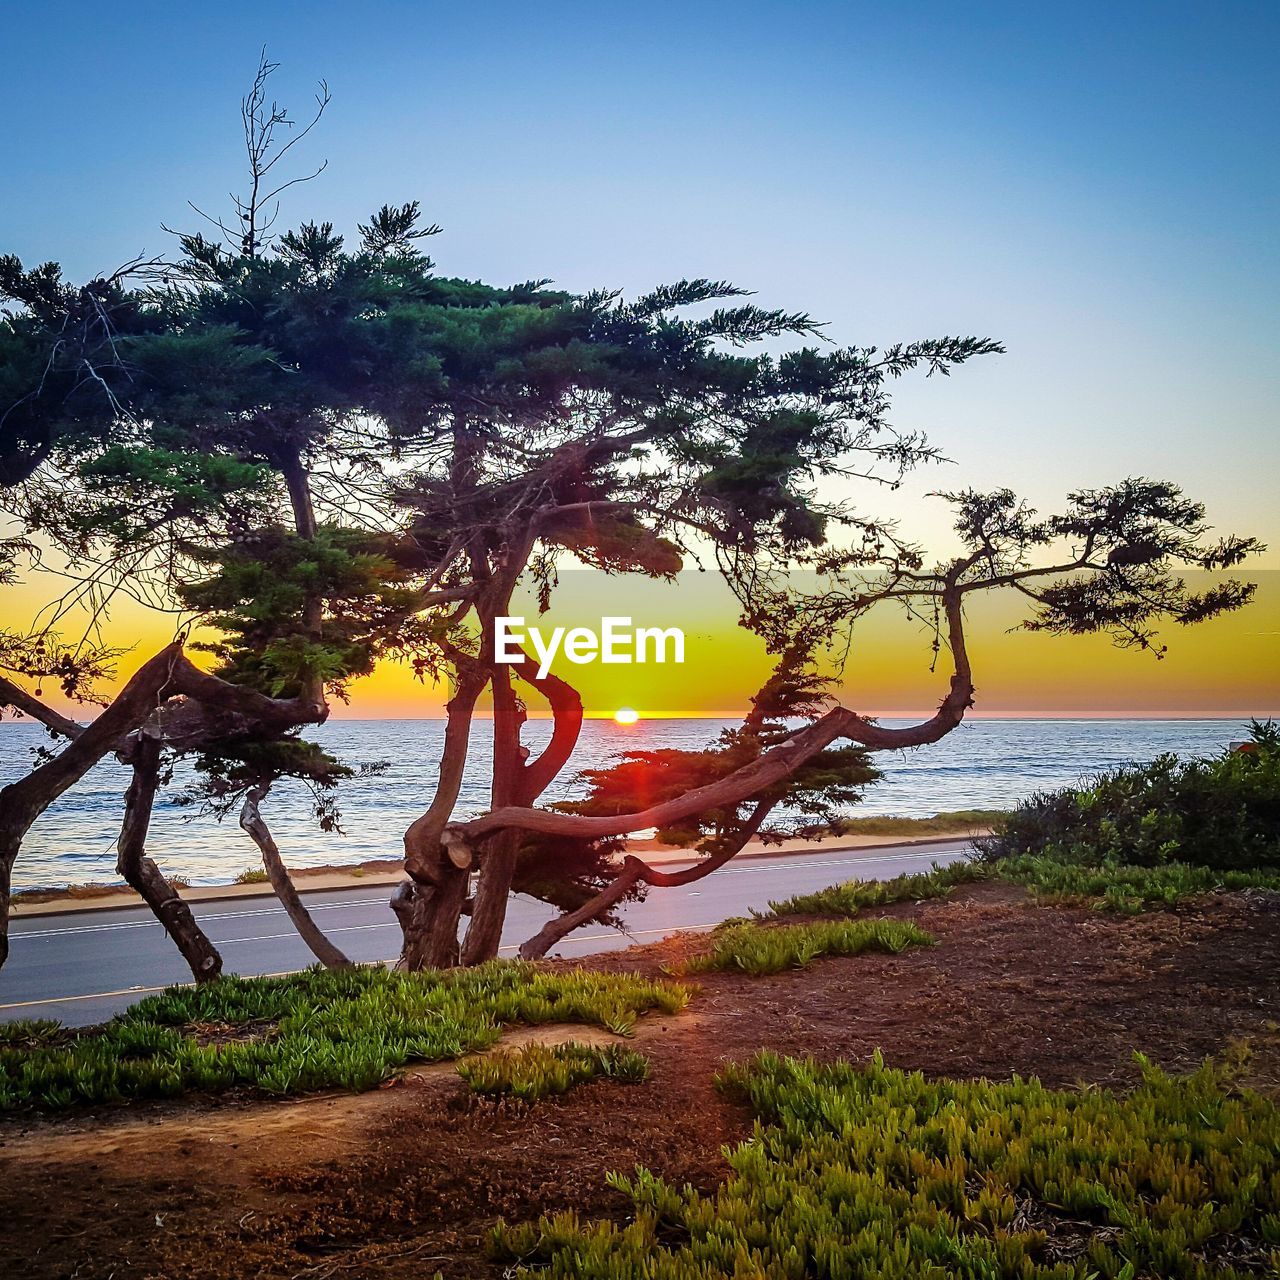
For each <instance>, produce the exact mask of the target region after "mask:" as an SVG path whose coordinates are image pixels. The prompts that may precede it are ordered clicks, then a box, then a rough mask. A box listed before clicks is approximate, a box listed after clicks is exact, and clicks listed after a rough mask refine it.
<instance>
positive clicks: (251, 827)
mask: <svg viewBox="0 0 1280 1280" xmlns="http://www.w3.org/2000/svg"><path fill="white" fill-rule="evenodd" d="M270 790H271V788H270V786H264V787H253V788H252V789H251V790H250V791H249V793H248V795H246V796H245V798H244V805H243V806H242V807H241V810H240V826H241V827H242V828H243V829H244V831H245V832H246V834H247V835H248V836H249V838H250V839H251V840H252V841H253V842H254V844H256V845H257V846H258V849H259V850H260V851H261V853H262V865H263V866H264V867H266V869H267V878H268V879H269V880H270V881H271V887H272V888H273V889H274V890H275V892H276V897H277V898H279V899H280V905H281V906H282V907H284V909H285V914H286V915H287V916H288V917H289V919H290V921H292V923H293V927H294V928H295V929H296V930H297V931H298V936H299V937H300V938H301V939H302V940H303V942H305V943H306V944H307V946H308V947H309V948H310V950H311V954H312V955H313V956H315V958H316V959H317V960H319V961H320V963H321V964H322V965H324V966H325V967H326V968H327V969H349V968H350V967H351V961H350V960H348V959H347V957H346V956H345V955H343V953H342V952H341V951H339V950H338V948H337V947H335V946H334V945H333V943H332V942H330V941H329V939H328V938H326V937H325V936H324V934H323V933H322V932H321V930H320V927H319V925H317V924H316V922H315V921H314V920H313V919H312V918H311V913H310V912H309V911H308V910H307V909H306V907H304V906H303V905H302V899H301V898H300V897H298V891H297V889H295V888H294V886H293V880H292V879H291V878H290V876H289V871H288V868H287V867H286V866H285V865H284V860H283V859H282V858H281V857H280V848H279V846H278V845H277V844H276V842H275V839H274V838H273V837H272V835H271V831H270V829H269V828H268V827H267V824H266V822H265V821H264V820H263V817H262V813H261V812H260V810H259V808H258V806H259V805H260V804H261V803H262V801H263V800H265V799H266V797H267V792H268V791H270Z"/></svg>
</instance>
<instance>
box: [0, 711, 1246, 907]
mask: <svg viewBox="0 0 1280 1280" xmlns="http://www.w3.org/2000/svg"><path fill="white" fill-rule="evenodd" d="M731 723H735V722H731V721H727V720H647V721H642V722H641V723H639V724H636V725H632V726H628V727H623V726H621V725H618V724H615V723H614V722H613V721H611V720H590V721H588V722H587V723H586V725H585V726H584V728H583V733H582V738H581V741H580V742H579V745H578V751H577V754H576V756H575V758H574V761H573V765H572V767H571V769H570V770H568V771H566V772H565V774H563V775H562V777H561V778H560V779H559V780H558V782H557V783H556V784H555V786H553V787H552V788H551V790H550V791H548V793H547V796H546V797H545V798H546V799H548V800H555V799H561V798H567V797H569V796H570V795H571V793H572V791H573V779H574V772H575V771H576V770H578V769H583V768H592V767H599V766H601V765H603V764H605V763H607V762H608V761H609V759H610V758H611V757H613V756H615V755H616V754H617V753H619V752H621V751H625V750H627V749H628V748H646V749H651V748H660V747H676V748H697V747H702V746H705V745H707V744H709V743H711V742H712V741H714V740H715V738H716V736H717V735H718V734H719V732H720V731H721V729H723V728H725V727H727V726H728V725H730V724H731ZM884 723H885V724H897V723H906V722H899V721H893V720H887V719H886V720H885V721H884ZM487 728H488V725H487V722H484V721H478V722H477V724H476V733H475V735H474V746H475V751H474V755H473V757H472V760H471V765H470V769H469V772H468V775H467V778H466V781H465V785H464V787H463V790H462V795H461V797H460V801H459V805H458V814H459V816H470V815H472V814H475V813H478V812H481V811H482V810H483V809H484V808H485V807H486V805H485V802H486V786H487V766H488V749H487V748H488V743H487V741H486V738H487V734H486V730H487ZM443 732H444V723H443V721H440V720H337V721H331V722H330V723H329V724H326V725H322V726H320V727H319V728H318V729H314V730H312V731H311V733H312V735H313V736H314V737H315V738H316V739H317V740H318V741H320V742H322V743H323V744H324V745H325V746H326V747H327V748H328V749H330V750H331V751H333V752H334V753H335V754H336V755H338V756H339V757H340V758H341V759H342V760H344V761H345V762H346V763H348V764H352V765H357V766H358V765H365V764H375V763H379V762H384V761H385V762H387V765H388V767H387V769H386V770H385V771H384V772H381V773H378V774H372V775H369V776H364V777H356V778H354V779H352V780H351V781H350V782H346V783H343V784H342V786H341V788H340V789H339V804H340V807H341V810H342V827H343V829H344V834H341V835H339V834H332V833H331V834H325V833H323V832H321V831H319V830H318V829H317V827H316V824H315V822H314V820H313V819H312V818H311V804H310V797H309V795H308V793H307V792H306V791H305V789H304V788H303V787H302V786H301V785H298V784H283V783H282V784H279V785H278V786H277V787H276V788H275V790H273V792H272V794H271V796H270V797H269V799H268V801H267V803H266V804H265V805H264V806H263V814H264V816H265V817H266V819H267V821H268V822H269V824H270V825H271V829H272V831H273V833H274V834H275V837H276V839H277V841H278V842H279V844H280V848H281V852H282V854H283V856H284V859H285V861H286V863H288V864H289V865H291V866H298V867H305V866H319V865H322V864H325V863H351V862H360V861H363V860H365V859H368V858H395V857H399V856H400V854H401V852H402V846H401V837H402V834H403V832H404V829H405V827H407V826H408V824H409V823H410V822H412V821H413V819H414V818H415V817H417V816H418V815H419V814H420V813H421V812H422V810H423V809H424V808H425V807H426V805H427V804H428V803H429V802H430V799H431V794H432V789H433V787H434V785H435V779H436V768H437V764H438V761H439V755H440V746H441V742H442V739H443ZM549 733H550V723H549V722H547V721H530V722H529V724H528V725H527V726H526V728H525V740H526V741H527V742H528V743H529V745H530V746H531V748H532V749H533V750H535V751H536V750H538V748H539V747H540V746H541V744H542V743H543V742H545V740H546V737H547V735H548V734H549ZM1246 734H1247V725H1246V724H1245V723H1244V722H1242V721H1238V720H972V721H969V722H967V723H965V724H964V725H962V726H961V727H960V728H959V729H957V730H956V731H955V732H953V733H952V734H950V735H949V736H948V737H946V738H945V739H943V741H942V742H940V743H937V744H935V745H933V746H929V747H922V748H918V749H915V750H912V751H899V752H881V753H879V755H878V756H877V762H878V764H879V765H880V767H881V768H882V769H883V771H884V773H885V778H884V779H883V781H881V782H879V783H877V784H876V785H875V786H873V787H871V788H870V789H869V790H868V792H867V794H866V797H865V800H864V803H863V804H862V805H861V806H860V807H859V809H858V810H857V812H858V814H859V815H863V816H870V815H877V816H878V815H895V816H904V817H928V816H931V815H932V814H934V813H938V812H941V811H946V810H955V809H1003V808H1009V807H1011V806H1012V805H1014V804H1016V803H1017V802H1018V801H1019V800H1022V799H1025V798H1026V797H1028V796H1030V795H1031V794H1032V793H1034V792H1036V791H1040V790H1045V789H1049V788H1054V787H1060V786H1066V785H1069V784H1071V783H1074V782H1077V781H1079V780H1080V779H1081V778H1083V777H1086V776H1088V775H1089V774H1091V773H1095V772H1097V771H1099V770H1103V769H1108V768H1112V767H1114V766H1116V765H1120V764H1126V763H1131V762H1135V761H1144V760H1150V759H1152V758H1154V757H1155V756H1157V755H1159V754H1161V753H1162V752H1174V753H1176V754H1178V755H1182V756H1195V755H1206V754H1212V753H1215V752H1217V751H1220V750H1221V749H1222V748H1224V747H1226V746H1227V744H1228V743H1230V742H1232V741H1234V740H1238V739H1240V738H1243V737H1245V736H1246ZM48 741H49V739H48V738H47V736H46V735H45V733H44V731H43V730H42V729H41V728H40V727H39V726H38V725H35V724H31V723H15V722H11V721H5V722H2V723H0V786H3V785H5V784H7V783H9V782H12V781H13V780H14V779H16V778H18V777H21V776H22V775H23V773H25V772H26V771H27V770H28V769H29V768H30V767H31V760H32V751H33V750H34V749H35V748H36V747H38V746H40V745H44V744H47V743H48ZM190 780H191V773H190V768H189V766H186V765H183V766H180V767H179V768H178V769H177V770H176V771H175V776H174V779H173V782H172V784H171V785H170V786H169V787H168V788H167V790H166V792H165V793H164V794H163V795H162V796H161V798H160V799H158V800H157V803H156V810H155V815H154V819H153V821H152V826H151V838H150V841H149V843H148V853H149V854H150V855H151V856H152V857H154V858H155V859H156V860H157V861H158V862H159V863H160V864H161V865H162V866H163V867H164V868H165V870H166V871H167V872H169V873H170V874H173V875H176V876H181V877H183V878H184V879H186V880H187V881H189V882H190V883H191V884H219V883H226V882H228V881H230V880H232V879H234V878H235V876H236V875H237V874H238V873H239V872H240V871H242V870H245V869H246V868H249V867H258V866H260V865H261V864H260V862H259V859H258V856H257V849H256V848H255V847H254V846H253V845H252V844H251V843H250V841H249V839H248V837H246V836H245V835H244V833H243V832H242V831H241V830H240V828H239V827H238V825H237V824H236V819H235V814H234V813H233V814H231V815H229V816H228V817H227V818H226V819H224V820H223V821H221V822H219V821H218V820H217V819H216V818H214V817H212V816H211V815H208V814H200V813H198V812H196V811H195V810H194V809H193V808H192V807H184V806H180V805H178V804H176V803H175V802H174V796H175V794H176V793H178V792H180V791H181V790H182V788H183V786H184V785H185V784H187V783H188V782H189V781H190ZM127 783H128V771H127V770H126V769H124V768H122V767H121V766H120V765H118V764H117V763H116V762H115V761H113V760H112V761H104V762H103V763H101V764H99V765H98V766H97V767H96V768H95V769H94V770H93V771H92V772H91V773H90V774H89V775H88V776H87V777H86V778H84V779H83V781H82V782H81V783H80V785H79V786H77V787H75V788H73V789H72V790H71V791H70V792H68V793H67V794H66V795H65V796H63V797H62V798H61V799H60V800H59V801H58V802H57V803H56V804H55V805H53V806H52V807H51V808H50V809H49V810H48V811H47V812H46V813H45V814H44V815H43V816H42V817H41V818H40V820H39V821H38V822H37V823H36V825H35V826H34V827H33V828H32V830H31V833H30V835H29V836H28V838H27V841H26V843H25V845H24V847H23V850H22V853H21V854H20V856H19V859H18V862H17V865H16V866H15V868H14V888H15V889H34V888H51V887H60V886H64V885H67V884H81V883H89V882H114V881H116V880H117V879H118V877H117V876H116V874H115V838H116V834H117V831H118V827H119V822H120V814H121V798H122V796H123V793H124V790H125V787H126V785H127Z"/></svg>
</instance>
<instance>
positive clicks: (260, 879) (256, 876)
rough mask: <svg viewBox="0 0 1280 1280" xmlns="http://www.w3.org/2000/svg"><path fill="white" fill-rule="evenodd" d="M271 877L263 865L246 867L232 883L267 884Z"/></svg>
mask: <svg viewBox="0 0 1280 1280" xmlns="http://www.w3.org/2000/svg"><path fill="white" fill-rule="evenodd" d="M269 879H270V877H269V876H268V875H267V873H266V872H265V871H264V870H263V869H262V868H261V867H246V868H245V869H244V870H243V871H242V872H240V874H239V875H238V876H236V878H235V879H234V880H233V881H232V882H231V883H232V884H266V883H267V881H268V880H269Z"/></svg>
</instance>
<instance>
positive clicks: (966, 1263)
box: [491, 1053, 1280, 1280]
mask: <svg viewBox="0 0 1280 1280" xmlns="http://www.w3.org/2000/svg"><path fill="white" fill-rule="evenodd" d="M721 1084H722V1087H724V1088H725V1089H727V1090H728V1091H730V1092H731V1093H732V1094H735V1095H737V1096H739V1097H742V1098H744V1099H745V1100H746V1101H747V1102H748V1103H749V1104H750V1105H751V1107H752V1109H753V1110H754V1111H755V1113H756V1115H757V1116H758V1117H759V1119H758V1123H757V1127H756V1131H755V1135H754V1137H752V1138H751V1139H750V1140H749V1141H747V1142H744V1143H742V1144H741V1145H739V1146H737V1147H735V1148H733V1149H732V1150H731V1151H729V1152H728V1153H727V1154H728V1157H729V1166H730V1173H729V1176H728V1178H727V1180H726V1181H725V1182H724V1183H723V1185H722V1186H721V1187H720V1188H719V1189H718V1190H716V1191H715V1192H714V1193H712V1194H709V1195H704V1194H702V1193H700V1192H698V1191H695V1190H694V1189H693V1188H692V1187H690V1186H687V1185H686V1186H683V1187H677V1186H674V1185H672V1184H670V1183H667V1182H665V1181H663V1180H662V1179H661V1178H658V1177H656V1176H654V1175H653V1174H652V1173H650V1172H648V1171H647V1170H645V1169H637V1170H636V1171H635V1173H634V1175H633V1176H631V1177H623V1176H619V1175H616V1174H615V1175H612V1176H611V1177H610V1179H609V1181H610V1184H611V1185H612V1186H614V1187H615V1188H616V1189H617V1190H619V1191H620V1192H622V1194H623V1195H625V1196H626V1197H627V1198H628V1199H629V1200H630V1202H631V1212H630V1213H629V1214H628V1215H627V1217H626V1219H624V1220H623V1221H621V1222H618V1221H614V1220H605V1221H599V1222H585V1221H583V1220H582V1219H581V1218H580V1217H579V1216H578V1215H577V1214H576V1213H574V1212H572V1211H570V1212H567V1213H559V1214H556V1215H554V1216H549V1217H544V1218H542V1219H541V1220H539V1221H537V1222H532V1223H527V1224H522V1225H518V1226H509V1225H506V1224H502V1223H500V1224H499V1226H498V1227H497V1228H496V1229H495V1231H494V1232H493V1235H492V1239H491V1251H492V1253H493V1255H494V1256H495V1257H497V1258H498V1259H499V1260H502V1261H508V1262H512V1263H515V1264H517V1265H516V1266H515V1267H513V1268H512V1270H510V1271H508V1272H506V1273H505V1274H508V1275H518V1276H526V1277H531V1276H535V1275H552V1276H573V1277H575V1278H576V1280H623V1278H624V1277H625V1278H626V1280H631V1278H632V1277H639V1276H644V1277H645V1278H646V1280H710V1278H711V1277H720V1276H725V1277H728V1276H735V1277H744V1278H745V1277H748V1276H750V1277H753V1278H759V1280H765V1278H767V1280H802V1278H803V1277H825V1278H827V1280H854V1278H855V1277H856V1278H858V1280H861V1278H862V1277H877V1280H949V1278H951V1277H959V1278H963V1280H996V1278H1000V1280H1004V1278H1006V1277H1007V1278H1009V1280H1014V1278H1015V1277H1016V1278H1018V1280H1090V1278H1092V1277H1106V1278H1107V1280H1136V1278H1137V1277H1143V1278H1145V1277H1156V1276H1159V1277H1168V1278H1171V1280H1208V1277H1215V1278H1216V1280H1243V1277H1245V1276H1255V1277H1256V1276H1262V1275H1275V1274H1276V1273H1277V1269H1278V1268H1280V1115H1278V1114H1277V1111H1276V1108H1275V1107H1274V1106H1273V1105H1272V1104H1271V1103H1269V1102H1267V1101H1266V1100H1265V1099H1263V1098H1260V1097H1258V1096H1257V1095H1254V1094H1250V1093H1237V1092H1235V1091H1233V1089H1232V1088H1231V1085H1230V1081H1229V1080H1227V1079H1226V1078H1224V1077H1223V1076H1222V1075H1220V1074H1218V1073H1217V1072H1215V1070H1214V1069H1213V1068H1212V1067H1210V1066H1206V1067H1205V1068H1203V1069H1202V1070H1201V1071H1199V1072H1197V1073H1196V1074H1195V1075H1193V1076H1190V1077H1184V1078H1175V1077H1170V1076H1166V1075H1164V1074H1163V1073H1161V1072H1160V1071H1158V1070H1156V1069H1154V1068H1152V1067H1150V1066H1149V1065H1148V1064H1146V1063H1145V1062H1144V1063H1143V1082H1142V1084H1141V1085H1140V1086H1139V1087H1138V1088H1137V1089H1136V1090H1135V1091H1134V1092H1133V1093H1132V1094H1129V1095H1120V1094H1116V1093H1111V1092H1104V1091H1101V1090H1090V1091H1085V1092H1074V1091H1066V1090H1051V1089H1046V1088H1045V1087H1044V1086H1042V1085H1041V1084H1040V1083H1038V1082H1037V1081H1035V1080H1021V1079H1019V1078H1017V1077H1014V1079H1013V1080H1012V1081H1011V1082H1008V1083H989V1082H985V1081H980V1082H960V1081H928V1080H925V1079H924V1077H923V1076H922V1075H920V1074H919V1073H916V1074H911V1075H908V1074H906V1073H904V1072H901V1071H895V1070H890V1069H887V1068H886V1067H885V1066H884V1065H883V1063H882V1062H881V1060H880V1057H879V1055H877V1056H876V1058H875V1059H874V1060H873V1061H872V1063H871V1064H870V1065H869V1066H867V1067H865V1068H859V1067H857V1066H854V1065H852V1064H849V1063H834V1064H827V1065H819V1064H816V1063H814V1062H811V1061H810V1062H799V1061H795V1060H794V1059H788V1058H779V1057H776V1056H774V1055H772V1054H763V1053H762V1054H760V1055H759V1056H758V1057H756V1058H755V1059H754V1060H753V1061H752V1062H751V1063H750V1064H748V1065H747V1066H743V1067H732V1068H730V1069H729V1070H727V1071H726V1072H725V1073H724V1074H723V1076H722V1077H721ZM544 1268H545V1270H544Z"/></svg>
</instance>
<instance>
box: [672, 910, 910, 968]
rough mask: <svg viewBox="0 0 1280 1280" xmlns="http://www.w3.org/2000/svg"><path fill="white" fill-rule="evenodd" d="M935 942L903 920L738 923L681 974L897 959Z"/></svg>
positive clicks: (728, 927)
mask: <svg viewBox="0 0 1280 1280" xmlns="http://www.w3.org/2000/svg"><path fill="white" fill-rule="evenodd" d="M932 941H933V938H932V937H931V936H930V935H929V934H927V933H926V932H925V931H924V930H923V929H921V928H920V927H919V926H917V925H914V924H911V923H909V922H906V921H900V920H857V921H843V920H838V921H819V922H818V923H816V924H784V925H774V926H766V925H761V924H755V923H752V922H749V921H733V922H730V923H728V924H727V925H724V926H722V927H721V928H719V929H717V930H716V931H715V932H714V933H713V934H712V935H711V949H710V950H709V951H707V952H706V953H704V954H703V955H699V956H694V957H693V958H692V959H690V960H689V961H687V962H686V963H685V965H684V966H683V968H682V969H681V970H680V972H684V973H708V972H711V971H712V970H717V969H722V970H739V971H741V972H743V973H749V974H752V975H753V976H757V977H759V976H762V975H764V974H770V973H781V972H782V970H784V969H803V968H804V967H805V965H807V964H810V963H812V961H814V960H817V959H820V958H821V957H823V956H856V955H861V954H862V953H863V952H864V951H881V952H889V953H890V954H894V955H896V954H897V953H898V952H899V951H905V950H906V949H907V948H908V947H913V946H927V945H928V944H929V943H931V942H932Z"/></svg>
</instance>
